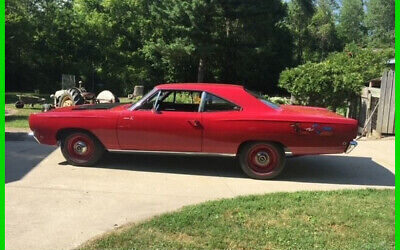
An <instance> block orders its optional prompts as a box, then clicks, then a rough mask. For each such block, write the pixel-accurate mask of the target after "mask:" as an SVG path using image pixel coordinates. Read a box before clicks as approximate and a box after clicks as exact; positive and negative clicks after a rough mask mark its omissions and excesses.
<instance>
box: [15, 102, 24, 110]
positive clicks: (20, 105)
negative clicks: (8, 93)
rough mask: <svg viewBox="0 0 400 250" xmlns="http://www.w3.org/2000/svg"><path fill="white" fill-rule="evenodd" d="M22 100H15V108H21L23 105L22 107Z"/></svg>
mask: <svg viewBox="0 0 400 250" xmlns="http://www.w3.org/2000/svg"><path fill="white" fill-rule="evenodd" d="M24 105H25V104H24V102H23V101H17V102H16V103H15V107H16V108H17V109H22V108H23V107H24Z"/></svg>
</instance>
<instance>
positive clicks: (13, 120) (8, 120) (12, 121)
mask: <svg viewBox="0 0 400 250" xmlns="http://www.w3.org/2000/svg"><path fill="white" fill-rule="evenodd" d="M17 94H24V95H35V96H39V97H42V98H46V102H47V103H52V101H51V99H50V95H49V94H39V95H38V94H35V93H26V92H25V93H16V92H7V93H5V106H6V110H10V111H11V112H15V114H14V115H11V116H6V117H5V127H6V128H29V124H28V117H29V115H30V114H32V113H37V112H41V111H42V105H41V104H36V105H35V106H34V107H31V105H25V106H24V108H22V109H17V108H15V102H16V101H18V97H17V96H16V95H17Z"/></svg>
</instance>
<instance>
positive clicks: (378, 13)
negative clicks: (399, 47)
mask: <svg viewBox="0 0 400 250" xmlns="http://www.w3.org/2000/svg"><path fill="white" fill-rule="evenodd" d="M365 23H366V25H367V27H368V31H369V33H370V42H371V44H373V45H375V46H377V45H378V46H389V47H393V46H394V27H395V0H369V1H368V2H367V14H366V17H365Z"/></svg>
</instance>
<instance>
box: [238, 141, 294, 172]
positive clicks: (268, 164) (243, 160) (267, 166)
mask: <svg viewBox="0 0 400 250" xmlns="http://www.w3.org/2000/svg"><path fill="white" fill-rule="evenodd" d="M285 160H286V158H285V152H284V150H283V148H282V147H280V146H279V145H277V144H275V143H270V142H255V143H249V144H247V145H245V146H244V147H243V148H242V150H241V151H240V152H239V161H240V166H241V168H242V170H243V171H244V172H245V173H246V174H247V175H248V176H250V177H251V178H254V179H260V180H268V179H273V178H275V177H276V176H278V175H279V174H280V173H281V172H282V170H283V168H284V167H285Z"/></svg>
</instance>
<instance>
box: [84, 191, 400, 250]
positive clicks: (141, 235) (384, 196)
mask: <svg viewBox="0 0 400 250" xmlns="http://www.w3.org/2000/svg"><path fill="white" fill-rule="evenodd" d="M132 212H133V213H134V211H132ZM394 215H395V193H394V190H373V189H368V190H345V191H333V192H296V193H274V194H267V195H262V196H247V197H239V198H235V199H226V200H220V201H212V202H206V203H203V204H200V205H196V206H188V207H184V208H183V209H181V210H180V211H178V212H174V213H168V214H164V215H161V216H158V217H155V218H153V219H151V220H149V221H146V222H143V223H140V224H137V225H128V226H123V227H122V228H119V229H117V230H115V231H113V232H111V233H108V234H105V235H103V236H100V237H98V238H96V239H94V240H91V241H89V242H87V243H86V244H84V245H83V246H81V247H80V248H79V249H81V250H89V249H270V250H273V249H282V250H289V249H296V250H301V249H304V250H311V249H330V250H334V249H338V250H339V249H340V250H344V249H355V250H360V249H362V250H369V249H370V250H380V249H390V250H392V249H394V236H395V234H394V232H395V230H394Z"/></svg>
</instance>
